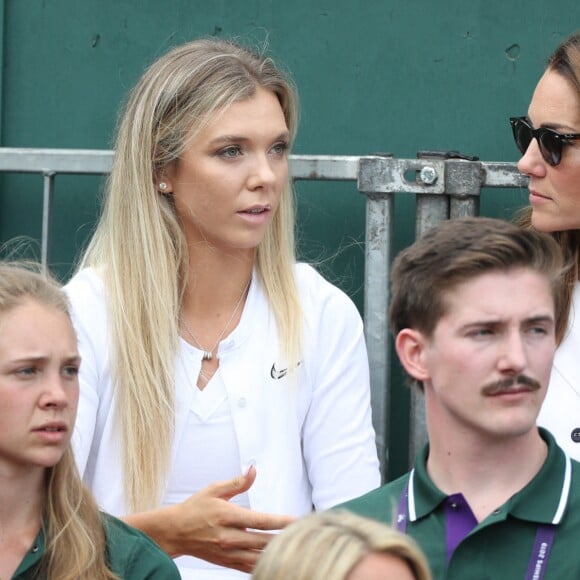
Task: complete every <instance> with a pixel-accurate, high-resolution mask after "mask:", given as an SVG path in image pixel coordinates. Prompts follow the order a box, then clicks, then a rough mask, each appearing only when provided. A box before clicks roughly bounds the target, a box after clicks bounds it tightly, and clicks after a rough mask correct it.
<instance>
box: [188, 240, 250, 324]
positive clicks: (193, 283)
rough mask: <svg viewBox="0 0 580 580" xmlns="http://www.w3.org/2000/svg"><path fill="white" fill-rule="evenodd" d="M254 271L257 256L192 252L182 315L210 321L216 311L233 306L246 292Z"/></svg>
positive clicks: (207, 251)
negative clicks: (208, 318) (184, 313)
mask: <svg viewBox="0 0 580 580" xmlns="http://www.w3.org/2000/svg"><path fill="white" fill-rule="evenodd" d="M253 267H254V252H253V251H252V253H248V252H228V253H226V252H220V251H219V250H217V249H214V248H209V249H205V248H204V249H201V248H198V249H197V251H190V259H189V278H188V281H187V284H186V291H185V295H184V297H183V302H182V311H183V312H186V313H187V314H189V315H191V316H192V317H193V318H204V317H207V316H209V317H211V315H212V313H215V311H216V310H223V309H226V310H227V308H228V307H230V306H231V307H232V308H233V306H234V304H235V303H236V302H237V301H238V299H239V297H240V294H241V293H242V292H243V291H244V289H245V288H246V286H247V284H248V282H249V280H250V278H251V277H252V271H253Z"/></svg>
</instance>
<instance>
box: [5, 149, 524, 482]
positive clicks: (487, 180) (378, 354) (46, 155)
mask: <svg viewBox="0 0 580 580" xmlns="http://www.w3.org/2000/svg"><path fill="white" fill-rule="evenodd" d="M112 161H113V152H112V151H108V150H107V151H96V150H64V149H14V148H0V172H12V173H38V174H41V175H42V176H43V179H44V188H43V216H42V234H41V237H42V239H41V259H42V261H43V264H45V265H46V264H47V263H48V259H49V251H50V223H51V215H52V200H53V195H54V178H55V176H56V175H57V174H96V175H104V174H107V173H109V172H110V170H111V166H112ZM290 162H291V173H292V177H293V178H294V179H295V180H327V181H353V182H356V184H357V188H358V190H359V191H360V192H361V193H362V194H363V195H365V197H366V226H365V227H366V234H365V241H366V244H365V281H364V282H365V284H364V288H365V290H364V321H365V334H366V339H367V344H368V352H369V362H370V368H371V400H372V410H373V424H374V427H375V430H376V434H377V449H378V452H379V457H380V460H381V470H382V474H383V477H386V476H387V474H388V449H389V445H388V443H389V442H388V424H387V421H388V417H389V404H390V377H389V372H390V352H389V348H388V344H389V342H388V321H387V306H388V303H389V265H390V263H391V258H392V238H393V220H394V211H393V196H394V194H395V193H410V194H416V195H417V210H416V235H417V236H420V235H422V234H423V233H424V232H425V231H426V230H428V229H429V228H431V227H432V226H434V225H436V224H437V223H439V222H440V221H442V220H446V219H451V218H455V217H461V216H470V215H478V213H479V198H480V193H481V190H482V188H490V187H491V188H497V187H501V188H511V187H518V188H520V187H525V186H526V185H527V178H526V177H525V176H523V175H521V174H520V173H519V172H518V170H517V167H516V165H515V163H502V162H484V161H479V160H477V159H475V158H464V157H462V156H460V155H458V154H456V153H454V152H447V153H439V152H423V153H420V154H419V155H418V158H417V159H397V158H393V157H392V156H390V155H371V156H363V157H354V156H327V155H292V156H291V157H290ZM425 440H426V426H425V412H424V405H423V400H422V397H421V396H420V395H418V394H417V393H415V392H413V393H412V396H411V426H410V444H409V458H410V460H411V461H412V458H414V456H415V454H416V453H417V451H418V450H419V449H420V447H421V446H422V445H423V443H424V441H425Z"/></svg>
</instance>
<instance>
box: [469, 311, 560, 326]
mask: <svg viewBox="0 0 580 580" xmlns="http://www.w3.org/2000/svg"><path fill="white" fill-rule="evenodd" d="M502 324H506V320H505V319H503V318H497V319H487V320H476V321H474V322H468V323H467V324H465V325H463V326H462V327H461V329H462V330H468V329H470V328H472V327H473V328H474V327H478V326H501V325H502ZM521 324H552V325H553V324H555V320H554V317H553V316H550V315H548V314H541V315H538V316H530V317H529V318H524V320H522V321H521Z"/></svg>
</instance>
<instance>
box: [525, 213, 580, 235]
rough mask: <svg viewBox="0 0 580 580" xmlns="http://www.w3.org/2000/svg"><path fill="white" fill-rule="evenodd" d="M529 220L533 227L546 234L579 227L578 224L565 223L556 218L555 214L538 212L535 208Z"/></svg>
mask: <svg viewBox="0 0 580 580" xmlns="http://www.w3.org/2000/svg"><path fill="white" fill-rule="evenodd" d="M531 221H532V226H534V228H536V229H537V230H538V231H539V232H545V233H547V234H553V233H556V232H566V231H569V230H575V229H580V224H569V223H565V222H564V221H563V220H560V219H558V217H557V216H544V215H541V214H540V213H538V211H537V210H534V211H533V213H532V220H531Z"/></svg>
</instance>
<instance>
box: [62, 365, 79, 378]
mask: <svg viewBox="0 0 580 580" xmlns="http://www.w3.org/2000/svg"><path fill="white" fill-rule="evenodd" d="M63 373H64V374H65V375H67V376H69V377H76V376H78V374H79V367H77V366H74V365H70V366H66V367H64V369H63Z"/></svg>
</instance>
